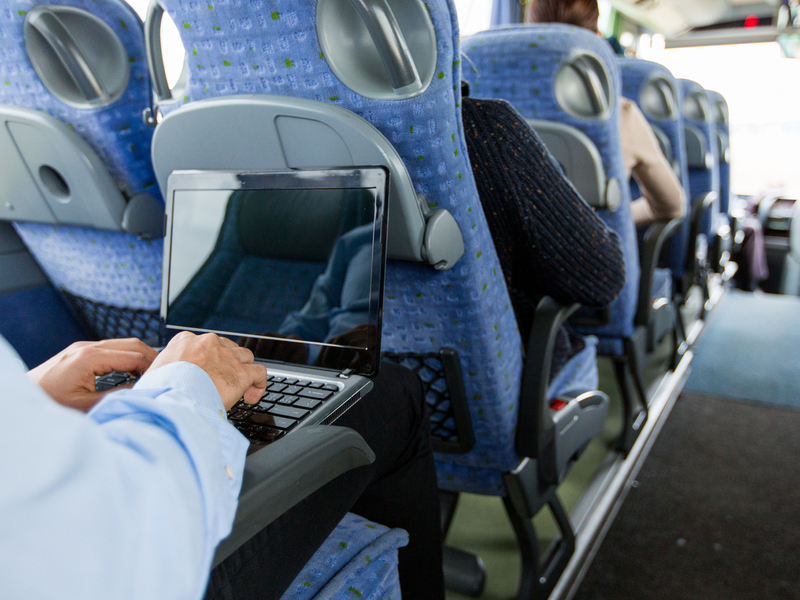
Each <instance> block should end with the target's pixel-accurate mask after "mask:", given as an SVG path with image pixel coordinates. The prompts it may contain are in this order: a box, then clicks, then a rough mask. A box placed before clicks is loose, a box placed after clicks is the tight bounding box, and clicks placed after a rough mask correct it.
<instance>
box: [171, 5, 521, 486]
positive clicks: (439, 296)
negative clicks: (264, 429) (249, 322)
mask: <svg viewBox="0 0 800 600" xmlns="http://www.w3.org/2000/svg"><path fill="white" fill-rule="evenodd" d="M162 4H163V5H164V8H165V9H166V11H167V13H168V14H169V15H170V17H171V18H172V19H173V20H174V21H175V23H176V24H177V26H178V29H179V31H180V33H181V37H182V40H183V43H184V46H185V47H186V49H187V53H188V55H189V57H190V59H191V60H190V62H189V67H190V70H191V80H190V84H189V90H188V92H187V97H188V98H190V99H191V100H199V99H202V98H207V97H212V96H219V95H225V94H236V93H257V94H262V93H263V94H279V95H288V96H297V97H303V98H308V99H311V100H317V101H322V102H331V103H334V104H337V105H339V106H342V107H344V108H347V109H349V110H351V111H353V112H354V113H356V114H358V115H359V116H361V117H363V118H365V119H366V120H368V121H369V122H371V123H372V124H373V125H375V126H376V127H377V128H378V129H379V130H380V131H381V132H382V133H383V134H384V135H385V136H386V137H387V139H388V140H389V141H390V142H391V143H392V144H393V145H394V146H395V148H396V149H397V151H398V153H399V154H400V156H401V157H402V158H403V160H404V162H405V165H406V168H407V169H408V171H409V173H410V175H411V178H412V180H413V181H414V183H415V187H416V190H417V191H418V192H420V193H422V194H425V196H426V198H427V199H428V202H429V203H430V204H431V205H432V206H438V207H440V208H446V209H447V210H449V211H450V212H451V213H452V214H453V216H454V217H455V219H456V221H457V222H458V224H459V226H460V228H461V231H462V234H463V237H464V244H465V247H466V250H465V254H464V256H463V257H462V258H461V260H460V261H459V262H458V264H456V266H455V268H454V269H452V270H450V271H435V270H433V269H431V268H430V267H429V266H426V265H423V264H417V263H409V262H401V261H390V262H389V265H388V267H387V274H386V287H385V289H386V298H385V304H384V320H383V341H382V345H383V348H382V349H383V350H384V351H389V352H395V353H404V352H415V353H420V354H427V353H430V352H435V351H437V350H438V349H439V348H441V347H450V348H454V349H455V350H456V351H457V352H458V354H459V357H460V360H461V368H462V371H463V373H464V378H465V382H464V383H465V388H466V394H467V398H468V399H469V402H470V414H471V418H472V423H473V427H474V429H475V437H476V444H475V447H474V448H473V450H472V451H471V452H469V453H467V454H463V455H444V454H441V455H437V464H438V467H439V473H440V484H441V486H442V487H443V488H447V489H461V488H459V487H458V486H456V485H455V484H454V483H453V482H452V480H451V479H450V478H449V476H450V474H451V473H453V472H458V473H459V474H461V475H463V477H465V478H469V479H470V480H471V481H472V485H471V489H473V490H474V491H479V492H481V493H487V494H499V493H502V492H501V490H499V489H498V483H499V480H500V475H499V474H500V473H502V472H505V471H508V470H509V469H511V468H513V467H515V466H517V464H518V463H519V457H518V456H517V454H516V452H515V451H514V443H515V426H516V419H517V410H518V407H517V398H518V397H519V392H520V379H521V372H522V355H521V351H520V349H521V345H522V342H521V339H520V335H519V332H518V331H517V324H516V319H515V317H514V312H513V309H512V307H511V302H510V299H509V296H508V292H507V290H506V286H505V282H504V280H503V276H502V271H501V269H500V264H499V262H498V260H497V255H496V252H495V249H494V244H493V242H492V239H491V236H490V233H489V229H488V226H487V224H486V220H485V217H484V215H483V211H482V208H481V203H480V201H479V199H478V197H477V191H476V188H475V183H474V180H473V177H472V169H471V167H470V165H469V162H468V158H467V149H466V143H465V141H464V138H463V133H462V128H461V114H460V110H459V103H460V86H459V85H458V83H459V80H460V70H461V67H460V60H459V41H458V26H457V20H456V11H455V8H454V6H453V5H452V3H451V2H450V1H449V0H431V1H428V2H427V3H426V6H427V7H428V9H429V14H430V17H431V19H432V22H433V25H434V28H435V32H436V36H437V44H438V57H437V65H436V70H435V73H436V75H435V76H434V78H433V82H432V83H431V85H430V87H429V88H428V89H427V90H426V91H425V92H424V93H422V94H421V95H419V96H417V97H415V98H412V99H409V100H400V101H379V100H371V99H369V98H365V97H363V96H360V95H358V94H356V93H354V92H353V91H351V90H350V89H348V88H347V87H345V86H344V85H343V84H342V83H341V82H340V81H339V80H338V78H337V77H336V76H335V75H334V74H333V72H332V71H331V70H330V68H329V67H328V65H327V63H326V61H325V59H324V57H323V56H322V54H321V50H320V47H319V44H318V41H317V34H316V31H315V20H314V19H315V7H316V2H315V1H314V0H302V1H298V0H275V1H274V2H273V1H270V2H262V1H260V0H256V1H254V2H248V3H241V2H239V1H234V0H222V1H221V2H215V3H214V4H213V8H212V7H211V5H207V4H199V3H189V2H183V1H181V0H164V1H163V2H162ZM263 7H266V11H265V10H264V8H263Z"/></svg>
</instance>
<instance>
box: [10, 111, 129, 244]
mask: <svg viewBox="0 0 800 600" xmlns="http://www.w3.org/2000/svg"><path fill="white" fill-rule="evenodd" d="M0 125H2V128H0V139H2V138H3V137H4V136H7V137H8V139H6V140H5V141H4V142H0V152H4V154H3V158H4V159H6V158H7V159H8V161H9V162H4V163H3V179H5V178H6V165H8V164H12V165H13V164H16V165H17V168H18V169H19V166H20V164H22V165H24V166H22V167H21V169H20V170H18V171H17V170H16V169H15V173H12V178H13V179H14V182H15V183H18V184H19V186H20V188H19V191H18V190H16V189H14V188H11V187H10V186H9V185H8V184H7V182H6V181H3V182H2V183H0V191H1V192H2V196H0V218H2V219H6V220H14V221H34V222H38V223H54V224H63V225H79V226H84V227H95V228H97V229H109V230H112V231H119V230H120V222H121V220H122V214H123V211H124V210H125V199H124V198H123V197H122V194H121V193H120V191H119V189H118V188H117V185H116V183H115V182H114V180H113V179H112V178H111V175H110V174H109V173H108V170H107V169H106V167H105V165H104V164H103V162H102V161H101V160H100V158H99V157H98V156H97V154H96V153H95V152H94V150H92V149H91V148H90V147H89V145H88V144H87V143H86V142H85V141H84V140H83V139H82V138H81V137H80V136H79V135H78V134H76V133H75V132H74V131H72V130H71V129H70V128H69V127H67V126H66V125H65V124H64V123H62V122H61V121H59V120H58V119H55V118H53V117H51V116H49V115H46V114H44V113H41V112H38V111H33V110H28V109H25V108H17V107H14V106H7V105H3V106H0ZM9 141H10V142H11V143H10V144H9ZM15 154H16V156H15ZM24 171H27V175H28V178H27V180H26V178H25V177H22V173H23V172H24ZM31 181H32V182H33V184H34V186H35V188H36V189H37V190H38V192H39V194H38V196H37V195H36V194H35V193H33V188H32V187H31V185H30V182H31ZM23 194H24V195H23ZM9 203H10V204H11V205H12V206H13V207H14V208H13V209H9V208H8V204H9Z"/></svg>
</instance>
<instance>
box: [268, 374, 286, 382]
mask: <svg viewBox="0 0 800 600" xmlns="http://www.w3.org/2000/svg"><path fill="white" fill-rule="evenodd" d="M268 379H269V381H271V382H273V383H283V380H284V379H285V377H281V376H280V375H270V376H269V377H268Z"/></svg>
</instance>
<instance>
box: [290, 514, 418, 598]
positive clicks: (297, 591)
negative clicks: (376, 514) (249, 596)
mask: <svg viewBox="0 0 800 600" xmlns="http://www.w3.org/2000/svg"><path fill="white" fill-rule="evenodd" d="M407 544H408V533H406V532H405V531H404V530H402V529H389V528H388V527H384V526H383V525H378V524H377V523H373V522H371V521H368V520H366V519H364V518H362V517H359V516H358V515H354V514H352V513H348V514H347V515H346V516H345V517H344V519H342V521H341V522H340V523H339V525H338V526H337V527H336V529H334V531H333V533H331V534H330V535H329V536H328V539H326V540H325V542H324V543H323V544H322V546H320V548H319V550H317V552H316V553H315V554H314V556H313V557H311V560H310V561H309V562H308V564H306V566H305V567H303V570H302V571H301V572H300V574H299V575H298V576H297V577H296V578H295V580H294V581H293V582H292V584H291V585H290V586H289V588H288V589H287V590H286V592H285V593H284V594H283V596H282V597H281V599H282V600H311V599H312V598H313V599H317V600H345V599H346V600H353V599H356V598H360V599H361V600H390V599H391V600H399V599H400V580H399V574H398V570H397V549H398V548H401V547H403V546H405V545H407Z"/></svg>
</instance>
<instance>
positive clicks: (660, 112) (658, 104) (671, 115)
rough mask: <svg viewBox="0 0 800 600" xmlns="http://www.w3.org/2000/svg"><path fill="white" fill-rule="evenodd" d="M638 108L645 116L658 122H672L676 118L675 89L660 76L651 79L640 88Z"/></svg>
mask: <svg viewBox="0 0 800 600" xmlns="http://www.w3.org/2000/svg"><path fill="white" fill-rule="evenodd" d="M639 106H640V107H641V109H642V111H643V112H644V113H645V114H646V115H648V116H649V117H651V118H653V119H656V120H658V121H674V120H675V119H677V118H678V101H677V96H676V94H675V89H674V88H673V87H672V84H671V83H670V82H669V81H668V80H667V79H665V78H664V77H661V76H656V77H653V78H652V79H651V80H650V81H648V82H647V83H646V84H645V85H644V86H642V91H641V92H640V94H639Z"/></svg>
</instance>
